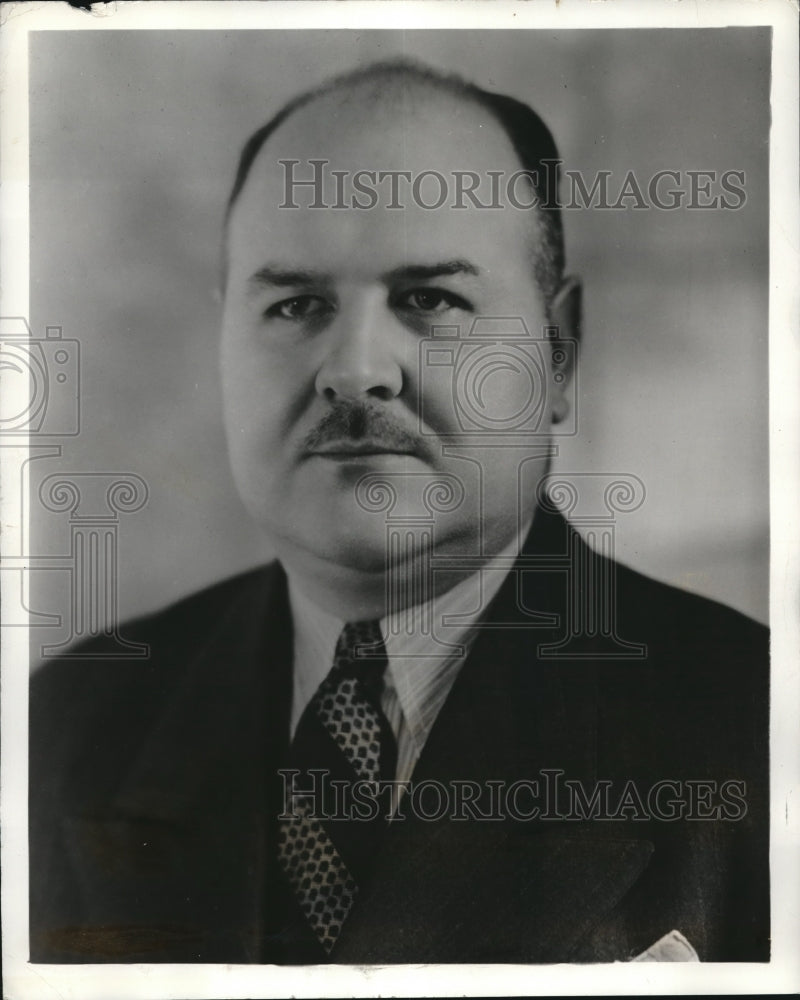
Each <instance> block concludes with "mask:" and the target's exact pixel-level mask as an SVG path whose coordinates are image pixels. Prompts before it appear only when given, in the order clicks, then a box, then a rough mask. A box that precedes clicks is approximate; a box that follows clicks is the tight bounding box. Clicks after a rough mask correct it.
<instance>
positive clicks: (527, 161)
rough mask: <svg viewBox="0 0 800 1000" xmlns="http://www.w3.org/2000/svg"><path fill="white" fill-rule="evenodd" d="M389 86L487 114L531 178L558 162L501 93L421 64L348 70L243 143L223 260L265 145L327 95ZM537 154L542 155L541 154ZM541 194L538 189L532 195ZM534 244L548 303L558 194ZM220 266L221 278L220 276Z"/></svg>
mask: <svg viewBox="0 0 800 1000" xmlns="http://www.w3.org/2000/svg"><path fill="white" fill-rule="evenodd" d="M387 84H389V85H391V84H394V85H395V86H396V87H397V89H398V90H400V88H402V93H404V94H407V93H408V92H409V85H410V86H411V87H414V88H415V89H417V90H420V91H422V90H424V89H426V88H427V89H430V90H434V91H437V92H438V93H440V94H443V95H446V96H449V97H453V98H455V99H457V100H460V101H462V102H464V103H466V104H471V105H473V106H474V107H476V108H480V109H482V110H484V111H486V112H488V113H489V114H490V115H491V116H492V118H493V119H494V121H495V122H496V123H497V124H498V126H499V127H500V129H501V130H502V131H503V132H504V134H505V135H506V137H507V138H508V139H509V141H510V144H511V146H512V148H513V151H514V153H515V154H516V156H517V158H518V160H519V162H520V165H521V167H522V169H523V170H524V171H526V172H528V174H529V176H531V178H532V179H533V183H534V188H535V189H536V188H537V181H536V180H535V179H534V178H535V176H536V175H538V174H539V173H540V171H539V169H538V167H539V165H540V163H545V162H548V161H552V162H555V163H556V164H557V163H560V158H559V155H558V150H557V148H556V145H555V141H554V140H553V137H552V135H551V133H550V130H549V129H548V128H547V126H546V125H545V123H544V122H543V121H542V119H541V118H540V117H539V115H538V114H537V113H536V112H535V111H534V110H533V109H532V108H531V107H530V106H529V105H527V104H525V103H523V102H522V101H518V100H517V99H515V98H512V97H508V96H507V95H504V94H498V93H492V92H490V91H486V90H483V89H482V88H480V87H478V86H477V85H476V84H474V83H471V82H469V81H468V80H465V79H463V78H462V77H460V76H458V75H457V74H454V73H443V72H441V71H439V70H435V69H432V68H430V67H428V66H426V65H424V64H423V63H418V62H415V61H413V60H409V59H405V58H401V59H393V60H386V61H381V62H375V63H371V64H370V65H369V66H366V67H362V68H359V69H355V70H350V71H347V72H345V73H342V74H340V75H338V76H335V77H333V78H331V79H329V80H326V81H324V82H323V83H321V84H320V85H318V86H317V87H313V88H311V89H309V90H307V91H304V92H303V93H301V94H299V95H297V96H296V97H294V98H293V99H292V100H290V101H289V102H287V103H286V104H285V105H284V106H283V107H282V108H281V109H280V110H279V111H278V112H277V114H275V115H274V116H273V118H271V119H270V120H269V121H268V122H267V123H266V124H264V125H262V126H261V127H260V128H259V129H257V130H256V131H255V132H254V133H253V134H252V135H251V136H250V138H249V139H248V140H247V142H246V143H245V145H244V147H243V149H242V152H241V155H240V158H239V165H238V169H237V173H236V177H235V180H234V184H233V187H232V189H231V193H230V195H229V197H228V201H227V205H226V209H225V217H224V223H223V261H224V260H225V256H226V255H225V246H226V243H227V232H228V226H229V222H230V218H231V214H232V212H233V209H234V207H235V206H236V203H237V201H238V199H239V196H240V195H241V193H242V191H243V189H244V187H245V184H246V183H247V180H248V178H249V176H250V173H251V170H252V167H253V164H254V163H255V161H256V159H257V158H258V155H259V153H260V152H261V151H262V150H263V148H264V146H265V145H266V143H267V141H268V140H269V139H270V138H271V137H272V136H273V134H274V133H275V132H277V131H278V129H279V128H280V127H281V126H282V125H283V124H284V123H285V122H287V121H288V120H289V119H290V118H292V117H293V116H294V115H295V114H296V113H297V112H299V111H300V110H302V109H303V108H305V107H308V106H309V105H311V104H314V103H315V102H317V101H320V100H323V99H325V98H326V97H330V96H336V95H347V94H348V92H350V93H351V94H352V95H353V96H354V97H355V96H356V95H357V94H358V93H359V92H360V91H362V90H363V89H364V88H365V87H369V86H370V85H373V86H374V87H376V88H377V87H381V86H382V87H383V90H382V91H381V96H385V95H386V89H385V88H386V85H387ZM540 154H541V155H540ZM538 193H540V192H539V190H538V189H537V194H538ZM534 215H535V218H536V220H537V227H536V228H537V230H538V233H537V235H538V237H539V243H538V244H537V246H536V248H535V258H536V259H535V267H536V278H537V281H538V282H539V284H540V285H541V287H542V289H543V291H544V292H545V296H546V297H547V298H548V299H549V298H550V297H551V296H552V295H553V294H554V293H555V289H556V288H557V286H558V285H559V283H560V280H561V277H562V275H563V271H564V247H563V230H562V223H561V213H560V206H559V205H558V202H557V190H556V191H549V190H548V191H547V192H546V196H545V198H544V199H542V202H540V204H539V205H537V206H536V208H535V209H534ZM225 269H226V268H225V265H224V263H223V274H224V272H225Z"/></svg>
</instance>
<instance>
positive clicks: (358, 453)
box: [311, 438, 414, 458]
mask: <svg viewBox="0 0 800 1000" xmlns="http://www.w3.org/2000/svg"><path fill="white" fill-rule="evenodd" d="M311 454H312V455H319V456H322V457H324V458H358V457H363V456H366V455H413V454H414V451H413V449H411V448H406V447H400V446H398V445H397V444H394V443H390V442H388V441H381V440H379V439H372V438H368V439H365V440H363V441H344V440H343V441H327V442H326V443H325V444H324V445H321V446H319V447H317V448H315V449H314V450H313V451H312V452H311Z"/></svg>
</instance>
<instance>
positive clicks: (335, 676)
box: [278, 621, 397, 953]
mask: <svg viewBox="0 0 800 1000" xmlns="http://www.w3.org/2000/svg"><path fill="white" fill-rule="evenodd" d="M387 663H388V659H387V656H386V649H385V647H384V644H383V638H382V636H381V633H380V629H379V626H378V622H377V621H367V622H355V623H352V624H348V625H345V627H344V629H343V630H342V634H341V635H340V637H339V641H338V643H337V646H336V653H335V655H334V661H333V667H332V668H331V670H330V672H329V674H328V676H327V677H326V678H325V680H324V681H323V682H322V684H320V686H319V688H318V689H317V691H316V693H315V694H314V697H313V698H312V699H311V701H310V702H309V704H308V705H307V706H306V709H305V711H304V712H303V714H302V716H301V717H300V721H299V723H298V725H297V730H296V732H295V736H294V739H293V741H292V746H291V749H290V765H291V768H292V769H296V770H298V771H299V772H300V773H299V775H297V777H296V778H295V782H294V788H295V789H296V790H298V791H296V792H295V794H294V795H293V796H292V800H291V804H290V805H289V804H287V806H286V814H287V815H288V814H289V813H291V818H285V817H282V818H281V820H280V824H279V833H278V858H279V860H280V864H281V867H282V869H283V871H284V873H285V874H286V876H287V878H288V880H289V882H290V884H291V886H292V889H293V890H294V893H295V895H296V897H297V899H298V901H299V903H300V908H301V909H302V911H303V913H304V915H305V917H306V919H307V921H308V922H309V924H310V925H311V928H312V929H313V931H314V933H315V934H316V936H317V938H318V940H319V942H320V943H321V945H322V947H323V948H324V949H325V951H326V953H330V951H331V949H332V948H333V946H334V945H335V944H336V940H337V938H338V936H339V932H340V930H341V928H342V924H343V923H344V921H345V920H346V919H347V915H348V913H349V912H350V908H351V906H352V905H353V902H354V900H355V898H356V895H357V893H358V887H359V884H360V883H361V882H362V881H363V880H364V879H365V878H366V877H367V876H368V874H369V868H370V863H371V861H372V858H373V856H374V854H375V851H376V849H377V847H378V844H379V842H380V839H381V835H382V833H383V829H384V827H385V824H386V812H385V807H386V799H385V797H384V798H383V799H381V798H380V797H378V804H379V805H381V806H383V809H380V810H379V811H378V814H377V815H376V816H374V817H372V818H367V819H361V820H359V819H358V818H353V817H352V805H353V804H352V801H350V800H349V798H348V797H347V796H345V800H346V803H347V804H346V807H345V810H344V816H348V815H350V817H351V818H343V816H342V814H341V813H339V814H338V818H337V819H335V820H334V819H331V817H330V813H329V811H328V809H327V808H326V809H325V810H324V813H323V815H324V816H325V819H324V820H320V819H315V818H314V813H315V798H314V797H312V796H311V795H303V794H301V793H299V790H303V791H305V790H309V789H311V788H312V787H313V784H314V781H313V776H312V775H311V774H309V772H310V771H314V772H316V775H317V777H319V775H320V772H324V773H325V775H326V776H328V777H331V778H335V779H337V780H338V781H339V783H340V785H341V786H348V785H349V786H350V787H352V784H353V782H370V783H371V782H377V781H379V780H381V779H382V780H384V781H391V780H392V779H393V778H394V776H395V770H396V767H397V744H396V741H395V738H394V734H393V733H392V730H391V727H390V726H389V722H388V720H387V718H386V716H385V715H384V713H383V711H382V709H381V706H380V697H381V692H382V690H383V685H384V679H383V674H384V671H385V669H386V665H387ZM319 801H320V800H319V799H316V802H317V804H318V803H319Z"/></svg>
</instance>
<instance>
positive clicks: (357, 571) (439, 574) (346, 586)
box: [274, 531, 527, 621]
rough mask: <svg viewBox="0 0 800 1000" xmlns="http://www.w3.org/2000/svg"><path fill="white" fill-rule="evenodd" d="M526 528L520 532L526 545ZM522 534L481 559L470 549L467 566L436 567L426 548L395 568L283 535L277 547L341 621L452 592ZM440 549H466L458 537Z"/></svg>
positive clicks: (313, 596)
mask: <svg viewBox="0 0 800 1000" xmlns="http://www.w3.org/2000/svg"><path fill="white" fill-rule="evenodd" d="M526 533H527V532H523V533H522V534H521V535H520V536H519V546H520V547H521V545H522V542H523V541H524V538H525V534H526ZM517 537H518V536H517V534H516V532H515V531H512V532H511V534H510V535H506V536H505V537H504V538H502V539H498V540H497V543H496V544H495V545H493V546H491V551H490V554H487V555H484V556H482V557H481V559H477V558H476V557H475V556H474V554H472V553H470V556H471V558H470V560H469V565H468V566H467V567H466V568H458V567H454V568H452V569H442V568H437V569H436V571H435V572H431V570H430V563H429V561H428V559H427V558H426V553H422V554H420V555H418V556H415V557H413V558H411V559H407V560H406V561H403V562H398V563H397V565H396V566H393V567H391V570H389V569H387V567H386V566H385V565H383V566H380V567H377V568H375V569H369V570H366V569H362V568H357V567H353V566H349V565H343V564H341V563H337V562H334V561H331V560H329V559H324V558H321V557H319V556H317V555H315V554H314V553H311V552H309V551H307V550H304V549H300V548H298V547H296V546H294V545H289V544H286V543H285V542H281V541H280V540H277V539H276V540H275V544H274V548H275V551H276V554H277V556H278V558H279V560H280V561H281V563H282V564H283V567H284V569H285V570H286V573H287V575H288V576H289V577H290V578H291V580H292V581H293V583H294V585H295V586H296V587H297V588H298V589H299V590H300V591H301V592H302V593H303V594H304V595H305V596H306V597H307V598H308V599H309V600H310V601H311V602H312V603H313V604H315V605H316V606H317V607H319V608H321V609H322V610H323V611H327V612H328V613H329V614H331V615H334V616H335V617H336V618H338V619H339V620H340V621H364V620H367V619H380V618H385V617H386V616H387V615H388V614H390V613H397V612H400V611H404V610H405V609H406V608H409V607H415V606H417V605H421V604H425V603H426V602H428V601H431V600H433V599H434V598H435V597H438V596H439V595H441V594H444V593H447V591H449V590H451V589H452V588H453V587H455V586H456V585H457V584H459V583H461V582H462V581H463V580H466V579H467V578H468V577H470V576H472V575H473V574H474V573H476V572H477V571H478V570H479V569H480V568H481V566H483V565H486V564H488V563H489V562H491V560H492V559H493V558H494V557H495V556H497V555H498V554H500V553H501V552H504V551H505V550H506V549H509V550H513V554H516V553H517V551H519V549H514V547H513V546H512V543H514V542H516V541H517ZM435 554H436V556H439V557H447V556H452V557H457V556H459V555H464V554H465V552H464V547H463V545H462V544H459V542H458V541H457V540H456V541H452V542H451V543H450V544H449V545H440V546H437V548H436V553H435ZM454 561H457V560H454Z"/></svg>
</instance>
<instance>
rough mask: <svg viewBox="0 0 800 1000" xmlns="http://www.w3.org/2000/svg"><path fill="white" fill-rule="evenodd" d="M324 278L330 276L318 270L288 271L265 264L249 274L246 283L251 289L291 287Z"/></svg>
mask: <svg viewBox="0 0 800 1000" xmlns="http://www.w3.org/2000/svg"><path fill="white" fill-rule="evenodd" d="M325 280H330V277H329V276H328V275H325V274H320V273H319V272H318V271H303V270H292V271H289V270H283V269H282V268H278V267H272V266H270V265H269V264H267V265H265V266H264V267H260V268H259V269H258V270H257V271H256V272H255V274H251V275H250V277H249V278H248V279H247V284H248V286H249V287H250V288H252V289H253V290H258V289H259V288H264V287H272V288H291V287H293V286H297V285H313V284H315V283H318V282H320V281H325Z"/></svg>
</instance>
